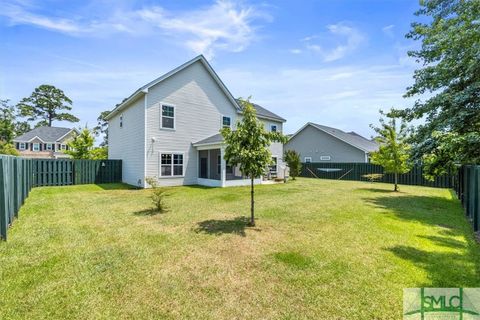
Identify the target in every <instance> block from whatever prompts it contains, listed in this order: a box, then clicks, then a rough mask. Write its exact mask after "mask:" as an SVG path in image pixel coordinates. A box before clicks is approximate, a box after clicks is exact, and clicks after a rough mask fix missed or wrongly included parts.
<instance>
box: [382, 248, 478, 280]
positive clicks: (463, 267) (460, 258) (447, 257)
mask: <svg viewBox="0 0 480 320" xmlns="http://www.w3.org/2000/svg"><path fill="white" fill-rule="evenodd" d="M475 249H476V250H477V251H478V248H472V247H470V248H468V249H466V248H465V247H464V248H463V250H457V251H455V252H445V251H441V252H435V251H434V252H431V251H424V250H420V249H418V248H414V247H409V246H395V247H392V248H388V249H386V250H388V251H390V252H392V253H393V254H395V255H396V256H397V257H399V258H401V259H403V260H408V261H410V262H412V263H413V264H414V265H415V266H417V267H420V268H422V269H424V270H425V272H426V273H427V277H428V279H429V282H426V283H416V284H415V286H418V287H445V288H449V287H450V288H451V287H454V288H456V287H478V285H479V278H480V261H479V260H480V259H479V258H480V257H479V254H478V252H474V250H475Z"/></svg>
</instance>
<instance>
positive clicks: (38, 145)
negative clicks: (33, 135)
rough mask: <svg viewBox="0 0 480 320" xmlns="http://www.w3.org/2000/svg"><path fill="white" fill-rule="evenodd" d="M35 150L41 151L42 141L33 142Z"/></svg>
mask: <svg viewBox="0 0 480 320" xmlns="http://www.w3.org/2000/svg"><path fill="white" fill-rule="evenodd" d="M33 151H40V143H34V144H33Z"/></svg>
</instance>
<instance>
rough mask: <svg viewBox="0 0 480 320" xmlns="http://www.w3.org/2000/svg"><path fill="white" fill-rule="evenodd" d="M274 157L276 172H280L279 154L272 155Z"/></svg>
mask: <svg viewBox="0 0 480 320" xmlns="http://www.w3.org/2000/svg"><path fill="white" fill-rule="evenodd" d="M272 158H275V159H276V160H275V173H278V159H280V157H279V156H275V155H272Z"/></svg>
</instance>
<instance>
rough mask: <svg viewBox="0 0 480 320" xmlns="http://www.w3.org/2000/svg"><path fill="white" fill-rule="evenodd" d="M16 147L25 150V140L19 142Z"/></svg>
mask: <svg viewBox="0 0 480 320" xmlns="http://www.w3.org/2000/svg"><path fill="white" fill-rule="evenodd" d="M18 148H19V149H20V150H25V142H20V143H19V144H18Z"/></svg>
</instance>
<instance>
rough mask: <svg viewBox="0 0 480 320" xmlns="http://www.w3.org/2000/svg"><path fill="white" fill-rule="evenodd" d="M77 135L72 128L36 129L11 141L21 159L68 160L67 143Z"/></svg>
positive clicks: (76, 131) (75, 130)
mask: <svg viewBox="0 0 480 320" xmlns="http://www.w3.org/2000/svg"><path fill="white" fill-rule="evenodd" d="M77 134H78V130H77V129H75V128H73V129H70V128H59V127H38V128H35V129H33V130H31V131H29V132H27V133H24V134H22V135H21V136H18V137H16V138H15V139H13V143H14V145H15V148H16V149H17V150H18V152H19V153H20V155H21V156H22V157H28V158H50V159H58V158H68V157H69V156H68V155H66V154H65V153H64V151H65V150H68V148H69V147H68V141H70V140H71V139H73V138H74V137H75V135H77Z"/></svg>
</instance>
